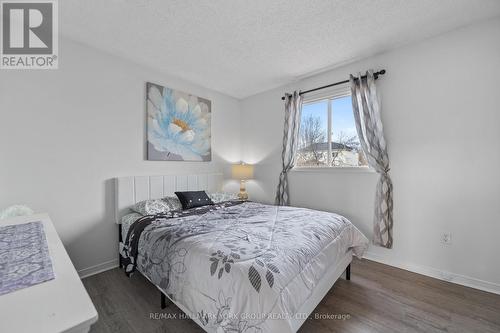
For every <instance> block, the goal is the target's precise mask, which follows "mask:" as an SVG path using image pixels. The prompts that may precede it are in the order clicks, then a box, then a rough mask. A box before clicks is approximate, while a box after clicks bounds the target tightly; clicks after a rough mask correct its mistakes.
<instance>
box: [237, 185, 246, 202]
mask: <svg viewBox="0 0 500 333" xmlns="http://www.w3.org/2000/svg"><path fill="white" fill-rule="evenodd" d="M238 199H240V200H241V201H246V200H248V193H247V191H246V189H245V181H244V180H241V181H240V193H238Z"/></svg>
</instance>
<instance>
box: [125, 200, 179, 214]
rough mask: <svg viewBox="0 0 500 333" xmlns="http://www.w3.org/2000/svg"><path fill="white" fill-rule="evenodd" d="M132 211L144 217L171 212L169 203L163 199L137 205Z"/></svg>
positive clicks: (146, 201) (145, 201)
mask: <svg viewBox="0 0 500 333" xmlns="http://www.w3.org/2000/svg"><path fill="white" fill-rule="evenodd" d="M132 210H133V211H134V212H137V213H139V214H142V215H156V214H165V213H168V212H169V211H171V209H170V206H169V205H168V203H167V202H165V201H164V200H162V199H150V200H144V201H141V202H138V203H136V204H135V205H134V206H133V207H132Z"/></svg>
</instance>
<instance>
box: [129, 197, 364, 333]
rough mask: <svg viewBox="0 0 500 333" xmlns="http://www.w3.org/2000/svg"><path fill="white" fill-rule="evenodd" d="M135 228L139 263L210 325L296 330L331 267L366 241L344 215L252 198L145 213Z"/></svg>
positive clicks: (224, 329)
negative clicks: (173, 212) (174, 212)
mask: <svg viewBox="0 0 500 333" xmlns="http://www.w3.org/2000/svg"><path fill="white" fill-rule="evenodd" d="M141 221H142V222H144V221H147V222H146V223H147V225H146V226H139V227H138V226H137V225H136V224H138V223H139V224H140V223H141ZM131 229H136V230H140V235H135V237H139V238H138V242H137V257H136V258H137V262H136V263H135V264H136V266H137V269H138V270H139V271H140V272H141V273H143V274H144V275H145V276H146V277H148V278H149V279H150V280H151V281H152V282H153V283H154V284H156V285H157V286H158V287H160V288H161V289H162V290H164V291H165V293H166V294H167V295H169V297H170V298H171V299H172V300H174V301H175V302H176V303H177V304H178V305H179V306H180V307H181V308H182V309H183V310H184V311H185V312H186V313H187V314H188V315H190V316H191V317H192V318H193V319H195V320H196V321H197V322H198V323H199V324H200V325H202V327H203V328H204V329H205V330H206V331H207V332H291V331H293V329H292V326H291V318H294V316H297V315H300V314H298V313H297V311H298V309H299V308H300V306H301V305H302V304H303V303H304V302H305V301H306V300H307V299H308V297H309V296H310V295H311V293H312V290H313V289H314V287H315V286H316V285H317V283H318V282H319V281H320V280H321V278H322V276H323V274H324V273H325V272H326V270H327V269H328V268H329V267H331V266H334V265H335V264H336V261H337V260H338V259H339V258H341V257H342V256H343V255H344V254H345V253H346V252H347V251H349V250H352V251H353V253H354V254H355V255H357V256H358V257H360V256H362V254H363V252H364V251H365V249H366V248H367V246H368V240H367V239H366V237H365V236H364V235H363V234H362V233H361V232H360V231H359V230H358V229H357V228H356V227H355V226H354V225H352V223H351V222H349V221H348V220H347V219H346V218H345V217H343V216H340V215H337V214H334V213H327V212H321V211H316V210H311V209H305V208H294V207H284V206H271V205H263V204H259V203H253V202H246V203H240V204H226V205H219V206H214V207H212V208H211V209H206V210H199V211H198V213H196V214H187V216H180V217H171V216H168V217H165V216H161V215H160V216H156V217H154V218H153V219H139V220H138V221H137V222H135V223H134V224H133V225H132V226H131ZM131 233H133V232H132V231H131V232H129V236H131ZM127 238H129V237H127ZM129 250H130V248H129Z"/></svg>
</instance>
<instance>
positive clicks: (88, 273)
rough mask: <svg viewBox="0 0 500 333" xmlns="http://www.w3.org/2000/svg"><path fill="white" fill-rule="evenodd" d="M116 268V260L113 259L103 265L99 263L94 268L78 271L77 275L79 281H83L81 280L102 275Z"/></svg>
mask: <svg viewBox="0 0 500 333" xmlns="http://www.w3.org/2000/svg"><path fill="white" fill-rule="evenodd" d="M116 267H118V259H113V260H109V261H105V262H103V263H100V264H97V265H94V266H90V267H87V268H84V269H80V270H79V271H78V275H80V279H83V278H86V277H89V276H91V275H94V274H98V273H102V272H104V271H107V270H110V269H113V268H116Z"/></svg>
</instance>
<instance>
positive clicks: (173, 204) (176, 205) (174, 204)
mask: <svg viewBox="0 0 500 333" xmlns="http://www.w3.org/2000/svg"><path fill="white" fill-rule="evenodd" d="M163 201H165V202H166V203H167V204H168V206H169V207H170V210H171V211H174V210H182V204H181V202H180V201H179V198H177V197H165V198H163Z"/></svg>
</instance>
